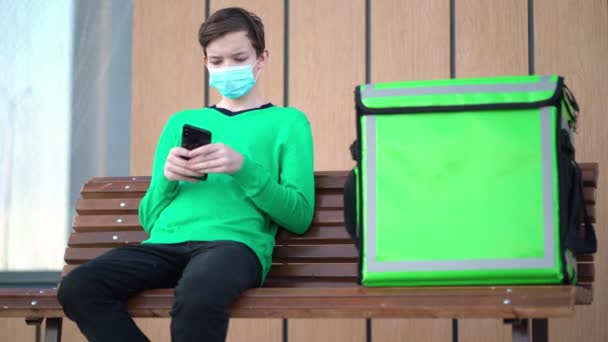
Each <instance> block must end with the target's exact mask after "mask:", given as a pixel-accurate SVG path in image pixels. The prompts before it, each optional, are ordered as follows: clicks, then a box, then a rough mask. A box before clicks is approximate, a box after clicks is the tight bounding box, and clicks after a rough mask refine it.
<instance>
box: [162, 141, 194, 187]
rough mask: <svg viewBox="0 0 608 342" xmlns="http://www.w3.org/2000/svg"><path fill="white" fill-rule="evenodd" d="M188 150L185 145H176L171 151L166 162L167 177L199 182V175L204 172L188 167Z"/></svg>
mask: <svg viewBox="0 0 608 342" xmlns="http://www.w3.org/2000/svg"><path fill="white" fill-rule="evenodd" d="M188 152H189V151H188V150H187V149H185V148H183V147H174V148H172V149H171V151H169V155H168V156H167V161H166V162H165V169H164V173H165V177H166V178H167V179H168V180H172V181H180V180H181V181H185V182H191V183H197V182H198V181H199V180H198V179H197V177H201V176H202V174H200V173H198V172H196V171H192V170H191V169H189V168H188V166H187V165H188V159H187V158H188Z"/></svg>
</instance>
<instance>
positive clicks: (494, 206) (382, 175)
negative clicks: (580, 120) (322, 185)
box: [345, 76, 596, 286]
mask: <svg viewBox="0 0 608 342" xmlns="http://www.w3.org/2000/svg"><path fill="white" fill-rule="evenodd" d="M355 100H356V108H357V141H356V142H355V143H354V144H353V146H351V152H353V157H354V158H355V159H356V160H357V167H356V168H355V170H354V171H355V172H354V173H353V174H352V175H351V176H352V179H351V180H354V181H352V183H354V188H355V189H354V191H351V192H352V193H354V194H355V195H354V197H355V198H354V199H352V202H353V204H351V205H349V204H348V202H349V201H350V199H346V201H345V205H346V206H347V207H349V208H347V209H346V210H345V213H347V215H353V216H355V217H356V219H354V220H350V221H354V223H349V222H348V220H347V221H346V223H347V225H348V224H350V225H356V233H355V235H356V237H357V239H358V241H357V243H356V244H357V246H358V247H359V249H360V281H361V283H362V284H363V285H367V286H416V285H482V284H542V283H545V284H548V283H563V282H565V283H572V282H573V281H574V280H575V279H576V269H575V267H576V260H575V259H574V255H575V254H576V253H593V252H595V249H596V246H595V244H596V242H595V235H594V232H593V227H592V225H591V223H590V222H589V219H588V218H587V215H586V212H585V206H584V201H583V195H582V194H583V191H582V180H581V174H580V170H579V168H578V166H577V164H576V163H575V160H574V148H573V144H572V143H573V141H572V136H573V131H574V128H575V124H576V119H577V115H578V105H577V103H576V101H575V100H574V97H573V96H572V95H571V93H570V91H569V90H568V88H567V87H565V85H564V81H563V78H561V77H558V76H516V77H496V78H477V79H450V80H433V81H416V82H397V83H379V84H366V85H362V86H359V87H357V88H356V90H355ZM346 193H348V192H346ZM352 206H354V207H355V209H354V210H353V208H352ZM351 212H352V214H350V213H351ZM581 230H586V232H584V233H583V232H582V231H581ZM580 236H585V237H586V238H584V239H582V238H580Z"/></svg>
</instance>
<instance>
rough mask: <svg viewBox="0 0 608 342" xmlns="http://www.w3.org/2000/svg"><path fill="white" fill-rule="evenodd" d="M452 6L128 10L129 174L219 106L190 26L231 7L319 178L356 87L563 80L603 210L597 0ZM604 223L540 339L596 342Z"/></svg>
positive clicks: (162, 326)
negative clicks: (175, 124)
mask: <svg viewBox="0 0 608 342" xmlns="http://www.w3.org/2000/svg"><path fill="white" fill-rule="evenodd" d="M451 4H452V2H451V1H450V0H425V1H418V0H369V1H366V0H332V1H328V0H307V1H304V0H291V1H285V0H248V1H245V0H209V1H205V0H179V1H168V0H135V11H134V32H133V112H132V120H133V121H132V123H133V124H132V146H131V155H132V163H131V170H132V174H133V175H147V174H149V173H150V169H151V163H152V156H153V151H154V148H155V145H156V140H157V137H158V135H159V133H160V130H161V128H162V126H163V125H164V123H165V121H166V120H167V118H168V117H169V116H170V115H171V114H172V113H174V112H176V111H178V110H181V109H184V108H193V107H202V106H204V105H205V98H206V97H207V96H208V98H209V100H210V101H209V102H210V103H213V102H214V101H215V100H217V98H218V96H217V94H216V93H215V90H213V91H211V92H210V93H209V94H208V95H207V96H206V95H205V93H206V92H207V91H208V89H207V87H206V85H205V74H204V68H203V64H202V59H201V51H200V48H199V47H198V42H197V37H196V36H197V35H196V33H197V29H198V27H199V25H200V23H201V21H202V20H203V19H204V17H205V14H206V11H207V10H209V11H214V10H217V9H219V8H222V7H225V6H229V5H242V6H246V8H249V9H251V10H252V11H254V12H256V13H257V14H258V15H260V16H261V17H262V18H263V20H264V22H265V24H266V29H267V46H268V48H269V50H270V56H271V59H270V65H269V67H267V68H266V69H265V71H264V74H263V75H262V76H261V80H260V82H261V87H262V92H263V93H264V94H265V95H266V96H267V98H268V99H269V100H270V101H272V102H273V103H275V104H278V105H290V106H295V107H298V108H299V109H301V110H303V111H304V112H305V113H306V114H307V115H308V117H309V119H310V121H311V123H312V127H313V133H314V138H315V158H316V159H315V164H316V169H317V170H342V169H347V168H349V167H351V166H352V163H351V161H350V157H349V154H348V146H349V143H350V142H351V141H352V140H353V139H354V136H355V132H354V110H353V104H354V103H353V89H354V87H355V85H357V84H361V83H365V82H366V81H371V82H381V81H393V80H409V79H411V80H413V79H431V78H449V77H450V75H454V76H456V77H469V76H492V75H505V74H528V73H529V72H535V73H538V74H561V75H564V76H565V77H566V81H567V83H568V85H569V86H570V88H571V89H572V90H573V91H574V93H575V95H576V96H577V99H578V100H579V102H580V103H581V107H582V113H581V117H580V124H579V134H578V139H577V151H578V159H579V160H581V161H596V162H599V163H600V168H601V170H602V173H601V175H600V182H599V184H600V191H599V192H598V201H599V203H600V208H605V207H606V206H605V205H602V203H606V201H608V196H607V194H608V176H607V175H608V135H607V134H606V133H607V128H608V115H607V114H606V113H605V110H606V108H608V38H607V37H608V0H579V1H577V0H531V1H528V0H509V1H504V0H454V1H453V7H451ZM207 5H209V8H208V9H207V8H206V6H207ZM451 9H453V12H452V11H451ZM531 22H533V25H532V30H530V26H529V24H530V23H531ZM367 24H368V25H367ZM452 24H453V25H452ZM368 28H369V32H368V31H367V29H368ZM451 28H453V30H451ZM368 34H369V35H368ZM366 35H368V37H369V41H368V43H369V44H366ZM530 37H531V38H532V39H531V40H530V39H529V38H530ZM451 47H453V49H452V48H451ZM368 57H369V58H368ZM285 71H287V74H285ZM607 215H608V211H607V210H601V209H600V210H599V214H598V224H597V229H598V238H599V239H600V242H599V243H600V252H599V255H598V256H597V257H596V260H597V263H596V274H599V275H600V276H598V277H597V279H596V281H597V286H596V287H595V288H596V292H595V303H594V304H593V305H592V306H591V307H584V308H577V312H576V315H575V316H574V318H569V319H554V320H550V336H551V340H552V341H563V342H566V341H596V342H603V341H607V340H608V325H607V324H605V322H606V320H607V319H608V314H607V308H608V289H607V288H608V287H607V285H608V284H606V281H605V280H604V279H606V274H608V263H607V262H606V260H607V252H608V248H606V246H608V232H607V231H606V229H605V228H606V227H605V225H606V222H607V219H608V217H607ZM11 322H12V321H11ZM138 322H139V324H140V325H141V326H142V328H143V329H144V330H145V331H146V332H147V333H149V334H150V336H151V338H152V340H153V341H167V340H168V336H169V335H168V325H169V323H168V320H150V319H142V320H138ZM5 323H6V321H3V322H0V324H5ZM459 323H460V329H459V336H460V340H461V341H466V342H476V341H480V342H481V341H510V338H511V336H510V331H509V329H508V328H507V327H505V326H503V324H502V322H501V321H499V320H468V319H467V320H461V321H460V322H459ZM6 324H8V323H6ZM11 326H14V325H13V324H11ZM281 326H282V322H281V320H276V319H275V320H264V319H258V320H234V321H233V322H232V323H231V328H230V333H229V341H230V342H237V341H281V340H282V332H281ZM27 329H31V328H27ZM65 333H66V334H67V335H68V336H66V337H67V338H66V339H65V340H66V341H80V340H83V339H82V337H77V336H79V335H78V334H77V332H76V331H75V328H74V326H73V325H72V324H69V325H67V327H66V330H65ZM451 334H452V331H451V321H450V320H400V319H382V320H379V319H378V320H374V321H373V323H372V338H373V341H378V342H379V341H386V342H388V341H421V342H427V341H428V342H431V341H433V342H435V341H437V342H439V341H441V342H447V341H451ZM288 335H289V341H310V340H316V341H336V342H339V341H349V342H350V341H360V342H363V341H365V320H329V319H323V320H289V333H288ZM18 336H22V335H18Z"/></svg>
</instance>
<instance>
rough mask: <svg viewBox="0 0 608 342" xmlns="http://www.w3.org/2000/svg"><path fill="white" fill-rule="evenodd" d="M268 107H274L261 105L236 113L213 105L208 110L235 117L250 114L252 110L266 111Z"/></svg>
mask: <svg viewBox="0 0 608 342" xmlns="http://www.w3.org/2000/svg"><path fill="white" fill-rule="evenodd" d="M270 107H274V105H273V104H272V103H270V102H268V103H266V104H263V105H261V106H259V107H257V108H249V109H245V110H239V111H236V112H233V111H231V110H230V109H226V108H222V107H218V106H217V105H213V106H209V108H211V109H215V110H217V111H218V112H220V113H222V114H224V115H227V116H235V115H239V114H243V113H247V112H252V111H254V110H260V109H267V108H270Z"/></svg>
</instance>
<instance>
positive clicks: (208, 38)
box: [198, 7, 266, 57]
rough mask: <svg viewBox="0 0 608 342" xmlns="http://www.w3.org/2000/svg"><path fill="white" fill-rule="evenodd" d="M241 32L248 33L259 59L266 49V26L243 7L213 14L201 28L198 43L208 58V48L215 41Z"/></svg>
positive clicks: (226, 9) (230, 8)
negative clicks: (226, 35)
mask: <svg viewBox="0 0 608 342" xmlns="http://www.w3.org/2000/svg"><path fill="white" fill-rule="evenodd" d="M239 31H246V32H247V37H248V38H249V41H251V45H252V46H253V48H254V49H255V52H256V54H257V57H259V56H260V55H261V54H262V52H264V49H266V43H265V41H264V24H263V23H262V19H260V17H258V16H257V15H255V14H253V13H251V12H249V11H247V10H246V9H244V8H241V7H228V8H223V9H221V10H218V11H217V12H215V13H213V14H212V15H211V16H210V17H209V18H208V19H207V20H205V21H204V22H203V24H202V25H201V27H200V28H199V30H198V42H199V43H200V44H201V47H202V48H203V53H204V54H205V56H207V46H208V45H209V43H211V42H212V41H213V40H214V39H217V38H220V37H221V36H223V35H225V34H227V33H231V32H239Z"/></svg>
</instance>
